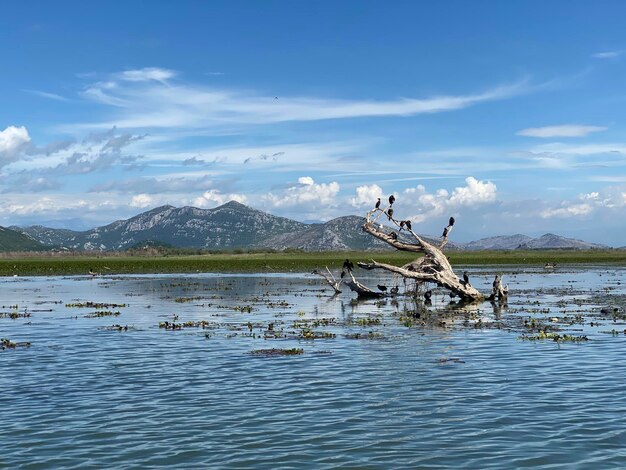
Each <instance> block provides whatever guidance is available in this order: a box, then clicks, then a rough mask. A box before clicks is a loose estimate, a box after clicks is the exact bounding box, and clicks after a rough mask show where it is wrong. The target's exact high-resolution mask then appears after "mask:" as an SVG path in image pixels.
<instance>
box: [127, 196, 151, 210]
mask: <svg viewBox="0 0 626 470" xmlns="http://www.w3.org/2000/svg"><path fill="white" fill-rule="evenodd" d="M152 203H153V198H152V196H150V195H149V194H137V195H136V196H133V198H132V199H131V201H130V205H131V207H139V208H144V207H148V206H150V205H152Z"/></svg>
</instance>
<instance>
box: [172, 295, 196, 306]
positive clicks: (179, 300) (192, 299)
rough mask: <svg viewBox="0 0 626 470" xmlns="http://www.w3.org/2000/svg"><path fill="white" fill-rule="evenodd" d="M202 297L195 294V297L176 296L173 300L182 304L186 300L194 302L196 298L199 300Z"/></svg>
mask: <svg viewBox="0 0 626 470" xmlns="http://www.w3.org/2000/svg"><path fill="white" fill-rule="evenodd" d="M201 299H202V297H200V296H196V297H176V298H175V299H174V302H177V303H179V304H184V303H186V302H195V301H197V300H201Z"/></svg>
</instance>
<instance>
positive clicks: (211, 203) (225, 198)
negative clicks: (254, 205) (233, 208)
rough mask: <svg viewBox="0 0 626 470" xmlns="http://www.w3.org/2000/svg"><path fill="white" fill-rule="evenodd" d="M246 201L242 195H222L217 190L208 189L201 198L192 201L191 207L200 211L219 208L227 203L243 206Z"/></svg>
mask: <svg viewBox="0 0 626 470" xmlns="http://www.w3.org/2000/svg"><path fill="white" fill-rule="evenodd" d="M247 200H248V198H247V197H246V196H245V195H244V194H238V193H229V194H223V193H222V192H221V191H220V190H218V189H209V190H208V191H205V192H204V193H203V194H202V196H200V197H197V198H196V199H194V201H193V205H194V206H195V207H199V208H201V209H206V208H210V207H215V206H221V205H222V204H225V203H227V202H229V201H237V202H240V203H242V204H245V203H246V202H247Z"/></svg>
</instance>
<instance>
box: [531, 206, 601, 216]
mask: <svg viewBox="0 0 626 470" xmlns="http://www.w3.org/2000/svg"><path fill="white" fill-rule="evenodd" d="M591 212H593V206H592V205H591V204H587V203H580V204H569V203H565V204H564V205H563V207H558V208H554V209H545V210H543V211H542V212H541V213H540V215H541V217H542V218H544V219H549V218H552V217H559V218H567V217H580V216H583V215H588V214H591Z"/></svg>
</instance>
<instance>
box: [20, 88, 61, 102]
mask: <svg viewBox="0 0 626 470" xmlns="http://www.w3.org/2000/svg"><path fill="white" fill-rule="evenodd" d="M22 91H25V92H26V93H30V94H31V95H37V96H41V97H42V98H48V99H49V100H55V101H68V100H67V98H65V97H64V96H61V95H57V94H56V93H49V92H47V91H39V90H22Z"/></svg>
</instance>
